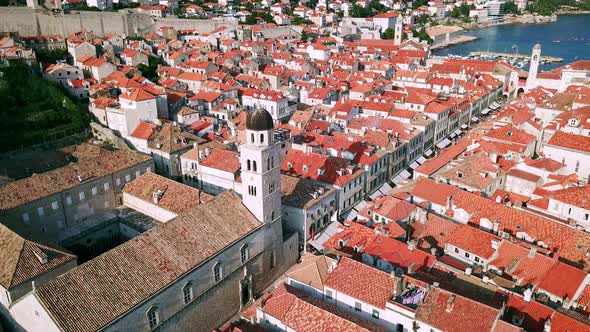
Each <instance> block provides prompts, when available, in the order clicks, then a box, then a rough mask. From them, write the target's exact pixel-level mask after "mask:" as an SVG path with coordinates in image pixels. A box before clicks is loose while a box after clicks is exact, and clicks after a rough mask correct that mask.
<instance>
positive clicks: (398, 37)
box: [393, 14, 404, 46]
mask: <svg viewBox="0 0 590 332" xmlns="http://www.w3.org/2000/svg"><path fill="white" fill-rule="evenodd" d="M394 32H395V35H394V39H393V44H394V45H396V46H399V45H401V44H402V37H403V34H404V17H403V16H402V15H401V14H400V15H399V16H398V17H396V19H395V31H394Z"/></svg>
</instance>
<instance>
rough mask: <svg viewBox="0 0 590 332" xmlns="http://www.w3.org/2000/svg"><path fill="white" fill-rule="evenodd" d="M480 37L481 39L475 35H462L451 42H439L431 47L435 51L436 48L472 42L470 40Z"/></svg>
mask: <svg viewBox="0 0 590 332" xmlns="http://www.w3.org/2000/svg"><path fill="white" fill-rule="evenodd" d="M478 39H479V37H474V36H461V37H459V38H456V39H453V40H451V41H449V42H442V43H439V44H434V45H432V46H431V47H430V49H431V50H432V51H435V50H439V49H442V48H446V47H449V46H453V45H458V44H465V43H470V42H472V41H475V40H478Z"/></svg>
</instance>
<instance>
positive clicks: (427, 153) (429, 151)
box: [424, 149, 432, 157]
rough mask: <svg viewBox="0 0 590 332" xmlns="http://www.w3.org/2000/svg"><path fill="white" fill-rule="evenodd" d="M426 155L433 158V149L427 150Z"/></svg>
mask: <svg viewBox="0 0 590 332" xmlns="http://www.w3.org/2000/svg"><path fill="white" fill-rule="evenodd" d="M424 155H425V156H426V157H430V156H432V150H431V149H428V150H426V152H424Z"/></svg>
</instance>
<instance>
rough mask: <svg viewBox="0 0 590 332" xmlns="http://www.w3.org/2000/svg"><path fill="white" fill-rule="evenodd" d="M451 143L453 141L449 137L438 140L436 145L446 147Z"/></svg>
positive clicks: (441, 147) (440, 147)
mask: <svg viewBox="0 0 590 332" xmlns="http://www.w3.org/2000/svg"><path fill="white" fill-rule="evenodd" d="M449 144H451V141H450V140H449V139H448V138H445V139H443V140H442V141H440V142H438V144H437V145H436V146H437V147H438V148H439V149H444V148H446V147H447V146H449Z"/></svg>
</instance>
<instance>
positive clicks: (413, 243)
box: [408, 240, 416, 251]
mask: <svg viewBox="0 0 590 332" xmlns="http://www.w3.org/2000/svg"><path fill="white" fill-rule="evenodd" d="M414 249H416V240H410V241H408V250H409V251H413V250H414Z"/></svg>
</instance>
